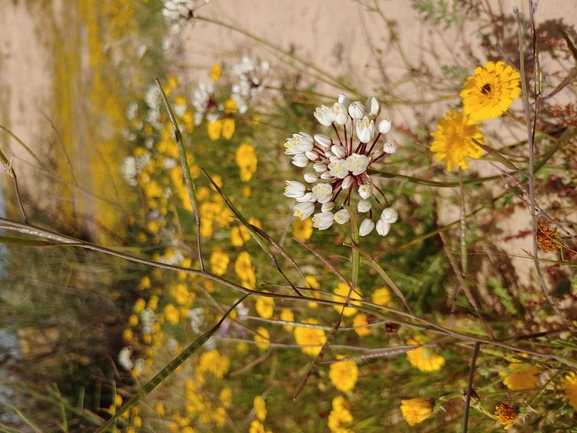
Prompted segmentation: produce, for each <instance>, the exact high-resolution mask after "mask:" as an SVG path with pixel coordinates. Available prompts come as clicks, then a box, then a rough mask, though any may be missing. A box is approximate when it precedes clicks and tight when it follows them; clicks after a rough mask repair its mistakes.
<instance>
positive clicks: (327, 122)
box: [315, 105, 335, 126]
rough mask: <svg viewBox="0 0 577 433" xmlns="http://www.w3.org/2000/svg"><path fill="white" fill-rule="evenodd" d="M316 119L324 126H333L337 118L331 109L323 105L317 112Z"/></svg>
mask: <svg viewBox="0 0 577 433" xmlns="http://www.w3.org/2000/svg"><path fill="white" fill-rule="evenodd" d="M315 117H316V118H317V120H318V121H319V123H320V124H321V125H323V126H331V125H332V124H333V122H334V121H335V116H334V115H333V112H332V111H331V109H330V108H329V107H326V106H324V105H321V106H320V107H317V108H316V110H315Z"/></svg>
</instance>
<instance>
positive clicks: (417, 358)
mask: <svg viewBox="0 0 577 433" xmlns="http://www.w3.org/2000/svg"><path fill="white" fill-rule="evenodd" d="M423 343H425V341H424V340H423V339H422V338H421V337H419V336H417V337H415V338H414V339H411V340H408V341H407V344H408V345H410V346H418V345H419V344H423ZM407 359H408V360H409V363H410V364H411V365H412V366H413V367H415V368H418V369H419V370H421V371H424V372H425V373H432V372H435V371H439V370H440V369H441V368H443V366H444V365H445V358H443V357H442V356H439V355H437V354H435V353H434V352H433V350H432V349H431V348H430V347H419V348H418V349H413V350H409V351H408V352H407Z"/></svg>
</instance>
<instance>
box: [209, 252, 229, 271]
mask: <svg viewBox="0 0 577 433" xmlns="http://www.w3.org/2000/svg"><path fill="white" fill-rule="evenodd" d="M229 261H230V258H229V257H228V254H227V253H226V252H225V251H223V250H221V249H220V248H215V249H214V250H212V253H211V254H210V270H211V271H212V273H213V274H214V275H218V276H220V275H223V274H224V273H225V272H226V268H227V267H228V262H229Z"/></svg>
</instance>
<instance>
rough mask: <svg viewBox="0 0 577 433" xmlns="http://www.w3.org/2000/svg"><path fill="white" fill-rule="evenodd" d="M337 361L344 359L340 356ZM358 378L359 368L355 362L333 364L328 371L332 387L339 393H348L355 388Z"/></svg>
mask: <svg viewBox="0 0 577 433" xmlns="http://www.w3.org/2000/svg"><path fill="white" fill-rule="evenodd" d="M337 358H338V359H340V358H344V356H342V355H340V356H338V357H337ZM358 378H359V367H358V366H357V363H356V362H355V361H344V362H335V363H333V364H331V366H330V369H329V379H330V380H331V383H332V384H333V386H334V387H335V388H336V389H338V390H339V391H341V392H349V391H352V390H353V389H354V388H355V385H356V384H357V379H358Z"/></svg>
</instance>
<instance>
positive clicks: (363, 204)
mask: <svg viewBox="0 0 577 433" xmlns="http://www.w3.org/2000/svg"><path fill="white" fill-rule="evenodd" d="M372 206H373V205H372V204H371V202H370V201H368V200H363V199H361V200H359V203H358V204H357V210H358V211H359V212H360V213H365V212H368V211H370V210H371V207H372Z"/></svg>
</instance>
